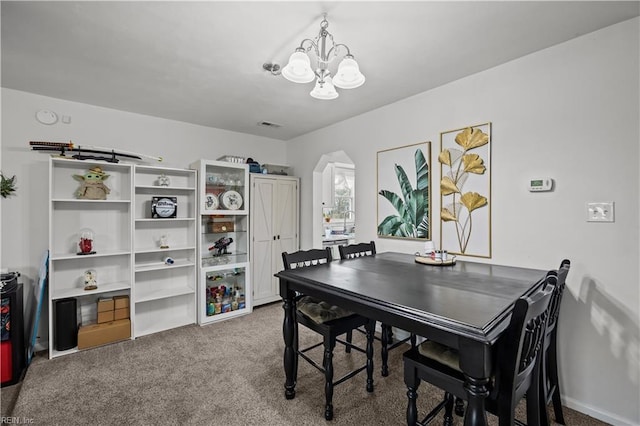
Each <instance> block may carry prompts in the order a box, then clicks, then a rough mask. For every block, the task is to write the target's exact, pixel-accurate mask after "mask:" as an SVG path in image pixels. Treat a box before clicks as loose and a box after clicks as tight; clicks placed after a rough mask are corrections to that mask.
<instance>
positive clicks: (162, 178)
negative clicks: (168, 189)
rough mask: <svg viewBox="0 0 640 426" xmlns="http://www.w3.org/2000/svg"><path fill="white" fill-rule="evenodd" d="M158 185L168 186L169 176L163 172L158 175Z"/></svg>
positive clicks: (169, 183) (169, 182)
mask: <svg viewBox="0 0 640 426" xmlns="http://www.w3.org/2000/svg"><path fill="white" fill-rule="evenodd" d="M158 185H159V186H169V185H171V180H170V179H169V176H167V175H165V174H164V173H162V174H161V175H160V176H158Z"/></svg>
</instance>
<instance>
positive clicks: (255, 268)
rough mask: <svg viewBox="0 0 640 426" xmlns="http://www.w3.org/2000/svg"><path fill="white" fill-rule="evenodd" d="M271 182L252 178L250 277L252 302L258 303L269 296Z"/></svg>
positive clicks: (272, 196) (271, 286)
mask: <svg viewBox="0 0 640 426" xmlns="http://www.w3.org/2000/svg"><path fill="white" fill-rule="evenodd" d="M275 189H276V186H275V181H274V180H273V179H266V178H255V179H254V183H253V186H252V188H251V191H252V193H251V198H252V200H251V209H252V213H251V215H250V217H251V224H252V226H251V240H252V243H253V248H252V250H251V256H252V261H251V270H252V273H251V276H252V277H253V299H254V302H257V303H258V304H259V303H260V302H261V300H262V299H265V298H269V297H270V296H273V292H274V289H273V272H272V270H273V263H274V259H273V244H274V239H275V232H274V230H273V211H274V206H273V200H274V196H275Z"/></svg>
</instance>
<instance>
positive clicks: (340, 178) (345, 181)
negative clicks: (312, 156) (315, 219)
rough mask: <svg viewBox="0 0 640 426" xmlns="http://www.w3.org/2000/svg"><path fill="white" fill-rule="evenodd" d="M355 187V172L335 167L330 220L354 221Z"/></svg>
mask: <svg viewBox="0 0 640 426" xmlns="http://www.w3.org/2000/svg"><path fill="white" fill-rule="evenodd" d="M355 186H356V175H355V170H354V169H353V168H345V167H339V166H336V167H335V169H334V173H333V212H332V219H336V220H338V219H339V220H340V221H345V219H346V220H347V221H349V222H353V221H354V210H355V207H356V205H355Z"/></svg>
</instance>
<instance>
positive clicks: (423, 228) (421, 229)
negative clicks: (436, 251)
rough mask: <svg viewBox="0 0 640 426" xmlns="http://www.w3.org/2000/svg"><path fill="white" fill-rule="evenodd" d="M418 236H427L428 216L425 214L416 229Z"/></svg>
mask: <svg viewBox="0 0 640 426" xmlns="http://www.w3.org/2000/svg"><path fill="white" fill-rule="evenodd" d="M417 237H418V238H429V216H427V215H425V216H424V217H423V218H422V222H420V224H419V225H418V229H417Z"/></svg>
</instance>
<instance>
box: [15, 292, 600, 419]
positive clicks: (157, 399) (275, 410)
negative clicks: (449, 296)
mask: <svg viewBox="0 0 640 426" xmlns="http://www.w3.org/2000/svg"><path fill="white" fill-rule="evenodd" d="M282 316H283V311H282V308H281V304H280V303H276V304H272V305H269V306H265V307H259V308H257V309H255V310H254V312H253V313H252V314H251V315H248V316H244V317H241V318H237V319H234V320H229V321H224V322H221V323H217V324H212V325H208V326H204V327H200V326H197V325H193V326H187V327H182V328H179V329H174V330H170V331H166V332H162V333H157V334H154V335H151V336H145V337H142V338H139V339H136V340H133V341H126V342H121V343H117V344H112V345H108V346H105V347H102V348H96V349H93V350H87V351H83V352H80V353H77V354H73V355H69V356H65V357H61V358H56V359H54V360H48V359H47V358H46V356H45V354H38V356H36V358H34V361H33V363H32V364H31V366H30V367H29V370H28V371H27V374H26V377H25V379H24V381H23V383H22V385H21V387H19V388H18V389H19V394H18V398H17V400H16V402H15V407H14V409H13V411H12V412H11V413H3V415H12V416H15V417H20V418H25V419H33V420H32V423H33V424H39V425H87V424H94V425H96V424H97V425H123V424H135V425H169V424H171V425H175V424H180V425H182V424H186V425H268V426H271V425H278V426H280V425H296V426H299V425H321V424H333V425H350V426H353V425H403V424H405V409H406V388H405V386H404V382H403V378H402V351H403V349H400V348H399V349H396V350H394V351H392V352H391V356H390V360H389V365H390V370H391V374H390V376H389V377H386V378H383V377H381V376H380V372H379V371H380V360H379V345H376V360H375V361H376V366H375V376H374V380H375V391H374V393H372V394H368V393H367V392H366V390H365V375H364V374H363V373H361V374H359V375H358V376H356V377H355V378H353V379H351V380H349V381H347V382H345V383H343V384H341V385H339V386H338V387H337V388H336V390H335V393H334V413H335V418H334V420H333V421H332V422H326V421H325V420H324V417H323V412H324V387H323V377H322V375H321V374H320V373H319V372H318V371H317V370H315V369H313V367H311V366H310V365H308V364H307V363H306V362H304V361H301V362H300V364H299V374H298V383H297V387H296V391H297V395H296V398H295V399H293V400H286V399H285V398H284V387H283V385H284V372H283V366H282V352H283V342H282V331H281V330H282ZM356 334H358V333H356ZM354 337H355V336H354ZM359 339H361V338H359ZM300 340H301V344H304V343H308V342H311V341H315V340H317V335H315V334H313V333H311V332H309V331H308V330H306V329H305V328H304V327H300ZM317 351H318V352H317V354H316V355H317V356H318V357H317V358H316V359H318V361H319V360H321V355H322V354H321V349H320V348H318V349H317ZM334 359H335V365H336V370H337V371H336V377H337V376H338V374H340V372H341V371H345V369H346V367H347V366H350V365H355V364H360V363H362V362H364V355H362V354H360V353H357V352H354V353H352V354H350V355H347V354H344V351H343V350H342V348H341V347H338V350H337V351H336V356H335V358H334ZM12 388H13V387H12ZM441 397H442V393H441V391H439V390H436V389H435V388H433V387H431V386H430V385H428V384H424V383H423V384H422V385H421V386H420V388H419V399H418V401H419V410H420V412H421V413H426V411H427V410H428V408H429V406H430V405H432V404H434V403H436V402H437V401H439V400H440V398H441ZM4 405H5V404H3V407H4ZM519 408H520V409H521V410H522V408H523V407H519ZM565 417H566V419H567V423H568V424H570V425H602V424H603V423H601V422H597V421H595V420H593V419H591V418H589V417H587V416H584V415H581V414H579V413H576V412H575V411H572V410H568V409H566V411H565ZM519 418H523V417H522V415H519ZM489 421H490V423H491V424H497V422H496V418H495V417H493V416H489ZM455 422H456V423H455V424H458V425H459V424H462V421H461V419H460V418H456V419H455ZM437 424H441V422H440V421H438V423H437Z"/></svg>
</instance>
